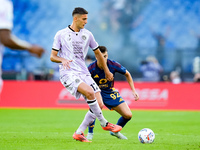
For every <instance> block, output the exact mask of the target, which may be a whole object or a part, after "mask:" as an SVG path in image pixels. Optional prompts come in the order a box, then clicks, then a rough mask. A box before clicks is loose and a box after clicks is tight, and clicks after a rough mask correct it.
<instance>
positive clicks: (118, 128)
mask: <svg viewBox="0 0 200 150" xmlns="http://www.w3.org/2000/svg"><path fill="white" fill-rule="evenodd" d="M102 128H103V129H104V130H107V131H111V132H119V131H121V129H122V127H121V126H119V125H116V124H112V123H109V122H108V123H107V126H105V127H102Z"/></svg>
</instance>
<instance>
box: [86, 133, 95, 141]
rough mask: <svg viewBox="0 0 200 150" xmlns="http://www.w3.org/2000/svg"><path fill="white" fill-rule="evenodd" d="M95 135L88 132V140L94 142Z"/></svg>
mask: <svg viewBox="0 0 200 150" xmlns="http://www.w3.org/2000/svg"><path fill="white" fill-rule="evenodd" d="M93 134H94V133H89V132H88V134H87V139H88V140H92V139H93Z"/></svg>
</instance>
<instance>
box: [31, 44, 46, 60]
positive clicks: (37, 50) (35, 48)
mask: <svg viewBox="0 0 200 150" xmlns="http://www.w3.org/2000/svg"><path fill="white" fill-rule="evenodd" d="M28 51H29V52H30V53H32V54H36V56H37V57H39V58H40V57H42V54H43V53H44V52H45V50H44V49H43V48H42V47H40V46H37V45H32V46H31V47H30V48H29V49H28Z"/></svg>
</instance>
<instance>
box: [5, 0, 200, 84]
mask: <svg viewBox="0 0 200 150" xmlns="http://www.w3.org/2000/svg"><path fill="white" fill-rule="evenodd" d="M12 1H13V3H14V28H13V33H14V34H15V35H17V36H18V37H20V38H21V39H26V40H27V41H30V42H31V43H37V44H40V45H41V46H43V47H44V48H45V49H46V50H47V52H46V54H45V55H44V56H43V58H42V59H37V58H35V57H32V56H30V54H29V53H27V52H24V51H21V52H20V51H12V50H10V49H5V51H4V57H3V65H2V69H3V79H5V80H6V79H14V80H16V79H17V80H33V79H35V80H59V78H58V76H57V72H58V70H57V67H56V66H57V65H56V64H54V63H52V62H50V60H49V56H50V52H51V47H52V43H53V38H54V35H55V33H56V32H57V31H58V30H60V29H62V28H65V27H66V26H67V25H69V24H71V22H72V17H71V12H72V10H73V9H74V7H78V6H80V7H84V8H85V9H86V10H88V12H89V15H88V17H89V18H88V24H87V25H86V28H87V29H89V30H90V31H92V33H93V34H94V36H95V38H96V40H97V42H98V43H99V44H100V45H105V46H107V48H108V50H109V57H110V59H114V60H117V61H118V62H120V63H121V64H122V65H124V66H125V67H126V68H127V69H128V70H129V71H130V72H131V73H132V75H133V77H134V80H135V81H141V76H142V74H141V71H140V64H141V62H142V61H143V60H145V59H146V57H147V56H150V55H154V56H156V57H157V59H158V60H159V62H160V64H161V65H162V67H163V69H164V72H163V75H169V74H170V72H172V71H173V70H178V71H179V72H180V75H181V78H182V80H183V81H185V82H192V81H193V76H194V72H193V61H194V58H195V57H197V56H200V18H199V16H200V1H199V0H167V1H163V0H84V1H80V0H67V1H66V0H41V1H39V0H12ZM160 50H161V51H162V52H163V53H162V57H160V55H159V51H160ZM89 55H91V56H92V57H94V56H93V52H92V50H89ZM116 78H117V79H118V80H124V78H122V77H121V76H117V77H116Z"/></svg>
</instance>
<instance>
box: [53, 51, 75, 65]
mask: <svg viewBox="0 0 200 150" xmlns="http://www.w3.org/2000/svg"><path fill="white" fill-rule="evenodd" d="M50 60H51V61H52V62H55V63H62V65H63V67H64V68H65V69H69V68H70V62H72V60H66V59H64V58H62V57H59V56H58V51H55V50H53V49H52V51H51V56H50Z"/></svg>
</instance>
